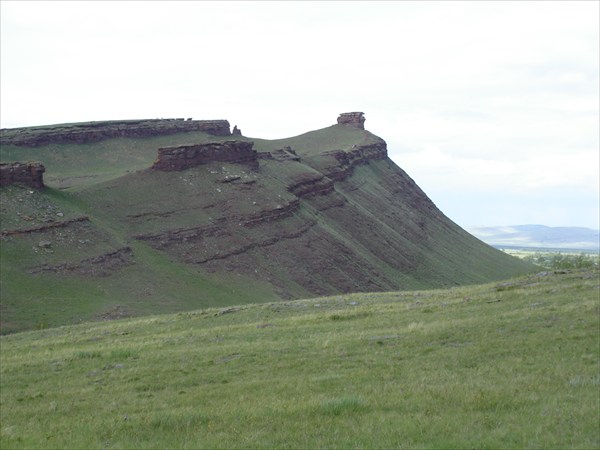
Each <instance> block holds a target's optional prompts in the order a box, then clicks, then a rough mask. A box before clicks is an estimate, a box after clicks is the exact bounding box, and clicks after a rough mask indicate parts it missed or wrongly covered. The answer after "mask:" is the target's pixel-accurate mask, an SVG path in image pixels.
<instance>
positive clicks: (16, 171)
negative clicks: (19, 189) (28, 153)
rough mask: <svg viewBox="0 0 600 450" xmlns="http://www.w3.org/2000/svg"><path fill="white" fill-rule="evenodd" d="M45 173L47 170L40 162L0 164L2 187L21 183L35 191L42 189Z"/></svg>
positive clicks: (0, 185)
mask: <svg viewBox="0 0 600 450" xmlns="http://www.w3.org/2000/svg"><path fill="white" fill-rule="evenodd" d="M45 171H46V168H45V167H44V165H43V164H42V163H39V162H31V163H20V162H14V163H0V187H4V186H10V185H11V184H15V183H20V184H24V185H26V186H29V187H32V188H34V189H42V188H43V187H44V178H43V174H44V172H45Z"/></svg>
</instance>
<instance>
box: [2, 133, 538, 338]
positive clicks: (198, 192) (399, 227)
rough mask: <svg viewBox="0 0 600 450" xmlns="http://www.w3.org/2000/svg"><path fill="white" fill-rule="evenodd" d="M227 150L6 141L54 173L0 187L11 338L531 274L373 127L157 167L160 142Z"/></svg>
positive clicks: (155, 140)
mask: <svg viewBox="0 0 600 450" xmlns="http://www.w3.org/2000/svg"><path fill="white" fill-rule="evenodd" d="M67 128H68V127H67ZM235 138H236V139H250V138H245V137H235ZM224 139H233V137H231V136H220V137H216V136H210V135H207V134H205V133H202V132H198V131H190V132H185V133H180V134H171V135H168V136H155V137H146V138H125V137H118V138H110V139H105V140H102V141H98V142H91V143H88V144H78V145H76V144H51V143H50V144H47V145H43V146H39V147H35V148H28V147H17V146H14V145H2V147H1V148H0V157H1V159H2V160H3V161H10V160H20V161H27V160H30V159H34V160H39V161H41V162H43V163H44V164H45V166H46V169H47V170H46V174H45V180H46V183H47V188H46V189H44V190H42V191H34V190H30V189H27V188H23V187H19V186H11V187H7V188H2V189H0V200H1V202H0V215H1V221H0V250H1V251H0V262H1V266H0V283H1V285H0V287H1V288H2V296H1V302H0V312H1V318H0V331H1V332H2V333H10V332H14V331H19V330H24V329H33V328H44V327H53V326H58V325H64V324H69V323H77V322H81V321H88V320H97V319H101V318H105V317H122V316H139V315H145V314H152V313H166V312H176V311H185V310H192V309H197V308H205V307H209V306H217V305H221V306H226V305H231V304H234V303H243V302H248V303H255V302H261V301H274V300H277V299H292V298H306V297H314V296H319V295H332V294H339V293H349V292H369V291H392V290H398V289H402V290H407V289H422V288H433V287H446V286H454V285H459V284H473V283H481V282H486V281H490V280H494V279H502V278H506V277H510V276H515V275H519V274H524V273H527V272H531V271H532V270H535V267H534V266H532V265H531V264H527V263H525V262H523V261H519V260H518V259H516V258H512V257H510V256H508V255H506V254H504V253H502V252H500V251H497V250H495V249H493V248H491V247H490V246H488V245H485V244H483V243H482V242H481V241H479V240H477V239H475V238H474V237H472V236H471V235H469V234H468V233H466V232H465V231H464V230H462V229H461V228H460V227H458V226H457V225H456V224H454V223H453V222H451V221H450V220H449V219H448V218H447V217H446V216H444V215H443V213H442V212H440V211H439V210H438V209H437V208H436V206H435V205H434V204H433V203H432V202H431V200H430V199H429V198H428V197H427V196H426V194H425V193H424V192H423V191H422V190H421V189H420V188H419V187H418V186H417V185H416V184H415V183H414V181H413V180H412V179H411V178H410V177H409V176H408V175H407V174H406V173H405V172H404V171H403V170H402V169H400V168H399V167H397V166H396V165H395V164H394V163H393V161H391V160H390V159H389V158H387V157H386V147H385V142H384V141H383V140H382V139H380V138H378V137H377V136H374V135H373V134H371V133H369V132H368V131H365V130H359V129H356V128H352V127H348V126H342V125H334V126H331V127H327V128H323V129H321V130H316V131H311V132H309V133H305V134H303V135H300V136H296V137H292V138H289V139H279V140H275V141H266V140H261V139H251V140H252V141H253V142H255V148H256V150H257V151H258V152H261V153H262V155H261V158H260V159H257V160H256V161H254V163H255V164H239V163H232V162H227V163H225V162H220V161H216V160H215V161H211V162H208V163H205V164H201V165H198V166H194V167H191V168H187V169H186V170H181V171H176V172H162V171H159V170H152V169H150V168H149V167H150V166H151V165H152V163H153V161H154V160H155V159H156V157H157V149H158V148H159V147H165V146H177V145H181V144H194V143H196V144H197V143H205V142H208V141H222V140H224ZM265 152H270V154H266V153H265Z"/></svg>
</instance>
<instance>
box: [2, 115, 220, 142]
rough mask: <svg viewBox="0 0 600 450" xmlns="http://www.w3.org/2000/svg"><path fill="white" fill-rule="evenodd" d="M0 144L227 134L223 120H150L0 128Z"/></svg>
mask: <svg viewBox="0 0 600 450" xmlns="http://www.w3.org/2000/svg"><path fill="white" fill-rule="evenodd" d="M0 131H1V133H0V145H17V146H24V147H25V146H26V147H40V146H43V145H48V144H87V143H90V142H98V141H103V140H105V139H112V138H117V137H130V138H141V137H142V138H143V137H153V136H166V135H171V134H176V133H184V132H190V131H202V132H204V133H208V134H211V135H214V136H231V132H230V131H229V122H228V121H227V120H192V119H187V120H185V119H150V120H117V121H110V122H86V123H81V124H69V125H52V126H45V127H26V128H5V129H2V130H0Z"/></svg>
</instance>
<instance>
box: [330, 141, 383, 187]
mask: <svg viewBox="0 0 600 450" xmlns="http://www.w3.org/2000/svg"><path fill="white" fill-rule="evenodd" d="M329 155H331V156H333V161H335V162H334V163H333V164H331V165H330V166H329V167H321V168H319V169H320V170H321V171H322V172H323V173H324V174H325V175H326V176H327V177H329V178H331V179H332V180H334V181H342V180H344V179H346V178H347V177H348V176H350V175H351V174H352V171H353V170H354V167H356V166H358V165H360V164H367V163H368V162H369V161H371V160H373V161H378V160H383V159H386V158H387V145H386V143H385V142H384V141H381V142H378V143H375V144H368V145H360V146H359V145H357V146H355V147H354V148H352V150H350V151H342V150H339V151H334V152H331V153H329Z"/></svg>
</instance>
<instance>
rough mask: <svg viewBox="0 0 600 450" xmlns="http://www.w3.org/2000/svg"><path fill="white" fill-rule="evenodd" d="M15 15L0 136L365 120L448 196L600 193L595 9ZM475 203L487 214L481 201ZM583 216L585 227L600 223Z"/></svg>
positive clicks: (173, 7)
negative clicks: (11, 130) (175, 122)
mask: <svg viewBox="0 0 600 450" xmlns="http://www.w3.org/2000/svg"><path fill="white" fill-rule="evenodd" d="M0 9H1V11H0V12H1V14H0V18H1V20H2V23H1V27H0V33H1V36H0V46H1V47H0V56H1V58H2V61H1V64H0V70H1V73H0V75H1V76H0V89H1V96H0V97H1V99H0V107H1V108H0V112H1V114H0V121H1V125H2V126H3V127H14V126H27V125H37V124H48V123H58V122H69V121H83V120H104V119H114V118H144V117H194V118H226V119H228V120H230V122H231V123H232V125H233V124H237V125H238V126H239V127H240V128H241V129H242V130H243V131H244V133H245V134H247V135H250V136H257V137H264V138H278V137H285V136H292V135H296V134H300V133H303V132H305V131H308V130H311V129H316V128H321V127H324V126H327V125H329V124H332V123H334V122H335V118H336V115H337V114H338V113H339V112H343V111H347V110H362V111H365V113H366V115H367V123H366V125H367V128H368V129H370V130H371V131H373V132H375V133H376V134H378V135H380V136H382V137H383V138H385V139H386V140H387V141H388V144H389V148H390V154H391V155H392V157H393V158H394V159H395V160H396V161H397V162H398V163H399V165H401V166H402V167H403V168H405V169H406V170H407V171H408V172H409V174H410V175H412V176H413V177H414V178H415V179H416V180H417V181H418V182H420V183H423V186H422V187H424V188H425V190H426V192H428V193H430V195H431V196H432V197H435V196H436V195H438V193H441V195H443V193H444V192H445V190H447V188H445V187H444V186H451V187H452V189H463V191H465V190H469V189H473V186H477V187H476V189H477V190H479V191H482V192H486V193H488V194H489V195H492V194H494V193H499V192H500V191H502V192H504V193H505V194H504V195H507V196H509V197H507V201H509V202H513V203H514V204H515V205H518V204H519V202H520V201H522V198H523V196H522V195H517V194H515V192H516V191H518V190H519V189H529V190H535V191H536V192H541V191H543V190H544V189H554V188H556V187H563V188H564V189H565V190H569V192H580V191H579V189H584V192H585V193H587V194H586V195H584V197H585V198H587V199H588V200H589V199H592V201H596V200H595V199H597V197H598V195H597V191H598V148H599V142H598V139H599V138H598V136H599V134H600V132H599V125H598V122H599V120H600V114H599V107H598V105H599V103H600V95H599V66H600V63H599V56H598V55H599V54H600V49H599V41H600V36H599V34H600V33H599V24H598V16H599V14H600V12H599V4H598V2H586V1H583V2H576V1H572V2H566V1H565V2H555V1H548V2H544V1H540V2H167V1H164V2H163V1H158V2H53V1H49V2H12V1H2V2H0ZM421 180H422V181H421ZM572 189H575V190H576V191H572ZM494 195H495V194H494ZM577 195H579V197H580V198H581V197H582V195H581V193H579V194H577ZM555 197H556V196H555ZM440 198H442V197H440ZM539 198H542V197H539ZM434 200H435V198H434ZM472 201H473V202H479V203H474V204H473V205H472V207H473V209H474V210H477V211H481V214H484V212H485V211H486V208H484V207H482V206H481V202H483V201H484V200H483V199H475V198H472ZM563 201H565V202H568V201H569V200H568V199H564V200H563ZM570 203H571V205H574V204H576V203H577V202H574V201H573V200H571V202H570ZM553 207H554V208H555V210H556V208H560V205H554V206H553ZM595 207H596V205H592V206H590V208H591V209H592V210H593V209H594V208H595ZM586 208H587V207H583V206H582V209H581V211H582V213H581V215H580V216H581V221H582V222H583V221H585V222H586V223H588V224H589V223H596V224H597V220H598V218H597V217H596V218H595V219H593V220H590V219H589V211H588V209H586ZM514 209H515V210H516V209H518V208H514ZM526 209H527V208H524V211H525V210H526ZM528 209H529V210H530V209H531V205H529V206H528ZM584 209H585V211H588V212H584ZM446 212H447V213H448V214H449V215H450V216H451V217H454V216H455V215H456V216H459V215H460V214H461V213H460V212H459V210H452V209H450V210H446ZM546 214H547V215H548V221H550V220H557V218H556V215H554V214H552V213H551V212H547V213H546ZM571 216H573V214H571ZM473 220H474V221H475V222H473V223H479V224H484V223H486V220H485V217H484V216H483V215H480V217H473ZM594 221H595V222H594ZM473 223H470V224H468V225H471V224H473ZM515 223H516V222H515ZM596 227H597V225H596Z"/></svg>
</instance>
